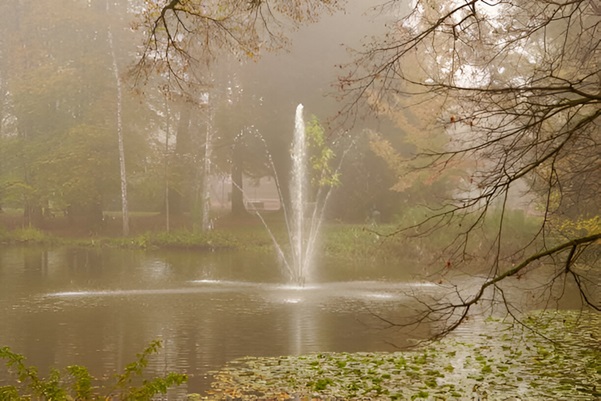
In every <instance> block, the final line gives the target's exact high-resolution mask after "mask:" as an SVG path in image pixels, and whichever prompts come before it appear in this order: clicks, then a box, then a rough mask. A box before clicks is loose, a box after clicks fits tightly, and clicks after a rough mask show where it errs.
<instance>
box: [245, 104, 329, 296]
mask: <svg viewBox="0 0 601 401" xmlns="http://www.w3.org/2000/svg"><path fill="white" fill-rule="evenodd" d="M291 153H292V155H291V156H292V170H291V180H290V205H289V206H290V209H291V210H288V208H287V207H286V206H285V204H284V203H282V205H283V206H282V208H283V211H284V217H285V221H286V228H287V233H288V242H289V244H288V245H289V251H288V252H285V251H284V247H283V246H282V245H281V244H280V243H279V242H278V241H277V239H276V238H275V236H274V235H273V233H272V231H271V230H270V229H269V227H268V225H267V223H266V222H265V220H264V219H263V217H262V216H261V214H260V213H259V212H258V211H256V212H255V213H256V214H257V216H259V218H260V219H261V221H262V222H263V225H264V226H265V228H266V229H267V231H268V232H269V234H270V236H271V239H272V241H273V243H274V246H275V247H276V250H277V251H278V255H279V257H280V260H281V263H282V264H283V266H284V268H285V271H286V273H287V275H288V278H289V280H290V283H292V284H293V285H295V286H298V287H304V285H305V284H306V282H307V281H311V275H312V272H313V267H314V261H315V260H314V259H315V245H316V243H317V239H318V237H319V229H320V227H321V223H322V221H323V215H324V210H325V206H326V204H327V200H328V198H329V196H330V193H331V186H319V188H317V192H316V194H315V196H314V197H311V198H310V197H309V193H310V192H311V191H310V189H311V188H310V187H309V182H308V181H309V179H308V175H309V169H308V163H309V154H308V153H309V152H308V147H307V138H306V133H305V121H304V118H303V105H302V104H299V105H298V106H297V107H296V114H295V122H294V137H293V142H292V149H291ZM272 168H273V162H272ZM274 172H275V168H274ZM322 173H323V172H322ZM275 180H276V183H277V187H278V191H279V192H280V193H279V195H280V199H282V193H281V187H280V185H279V180H278V177H277V173H276V174H275ZM287 248H288V247H287Z"/></svg>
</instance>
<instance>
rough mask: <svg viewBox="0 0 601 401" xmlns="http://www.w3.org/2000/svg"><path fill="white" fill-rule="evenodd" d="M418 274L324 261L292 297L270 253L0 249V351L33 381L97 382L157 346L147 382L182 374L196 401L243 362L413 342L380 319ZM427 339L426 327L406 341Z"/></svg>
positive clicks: (402, 300)
mask: <svg viewBox="0 0 601 401" xmlns="http://www.w3.org/2000/svg"><path fill="white" fill-rule="evenodd" d="M417 273H418V271H417V268H409V267H407V266H390V265H381V264H380V265H378V264H373V263H365V262H362V263H359V262H357V263H355V264H353V263H349V262H345V263H335V262H332V261H329V262H328V261H323V262H322V264H321V265H320V268H319V270H318V271H317V272H316V276H317V277H316V279H315V282H313V283H307V284H306V285H305V286H304V287H303V288H299V287H295V286H290V285H288V284H286V282H285V279H284V278H283V274H282V272H281V271H280V269H279V267H278V264H277V261H276V260H275V257H274V256H273V255H272V254H254V253H248V252H246V253H245V252H215V253H201V252H192V251H179V252H173V251H171V252H167V251H140V250H122V249H81V248H68V247H65V248H53V249H46V248H35V247H8V248H3V249H1V250H0V322H1V324H0V346H9V347H11V349H12V350H13V351H15V352H17V353H20V354H23V355H24V356H25V357H26V358H27V363H29V364H32V365H35V366H38V367H39V368H40V370H41V372H42V373H43V372H47V371H48V368H49V367H59V368H63V367H65V366H68V365H71V364H79V365H84V366H87V367H89V368H90V370H91V372H92V374H93V375H95V376H102V375H104V374H110V373H112V372H116V371H120V370H121V369H122V368H123V367H124V366H125V365H126V364H127V363H129V362H131V361H133V360H134V359H135V355H136V353H138V352H140V351H142V350H143V349H144V348H145V347H146V346H147V345H148V344H149V342H151V341H152V340H155V339H158V338H160V339H161V340H162V341H163V349H162V351H161V353H160V354H159V356H158V357H157V358H155V359H153V361H152V364H151V366H150V371H151V372H156V373H158V374H162V373H164V372H166V371H177V372H187V373H188V374H189V375H190V379H189V382H188V384H187V388H185V389H184V390H183V391H187V392H197V393H203V392H205V391H206V390H207V389H208V388H209V385H210V382H211V381H212V377H211V375H210V372H212V371H215V370H217V369H220V368H221V367H223V366H224V365H225V364H226V363H227V362H229V361H232V360H234V359H237V358H240V357H244V356H257V357H270V356H279V355H300V354H307V353H312V352H357V351H362V352H370V351H393V350H396V349H398V347H403V346H405V345H407V344H408V342H409V341H411V338H409V337H407V336H406V335H400V334H399V332H398V331H397V330H394V329H390V328H387V327H386V325H385V324H383V322H382V320H381V319H379V316H384V315H385V316H402V315H403V313H406V310H405V309H404V308H405V307H406V306H407V304H408V302H409V301H410V296H408V295H404V294H407V293H408V292H410V291H414V290H417V291H420V292H427V291H434V290H435V289H436V287H435V286H434V285H432V284H430V283H428V282H422V281H420V280H418V279H416V277H417ZM428 334H429V329H428V327H426V326H424V327H422V328H421V329H420V331H416V332H414V333H413V334H412V335H413V336H414V337H424V336H427V335H428ZM3 371H4V369H2V370H0V372H3ZM0 374H1V373H0ZM0 378H2V377H1V376H0Z"/></svg>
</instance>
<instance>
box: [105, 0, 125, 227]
mask: <svg viewBox="0 0 601 401" xmlns="http://www.w3.org/2000/svg"><path fill="white" fill-rule="evenodd" d="M107 8H108V3H107ZM108 43H109V48H110V50H111V57H112V59H113V73H114V74H115V82H116V85H117V139H118V141H119V170H120V173H121V213H122V216H123V235H124V236H128V235H129V208H128V205H127V174H126V171H125V150H124V145H123V120H122V108H123V93H122V87H121V79H120V77H119V66H118V65H117V56H116V55H115V46H114V43H113V34H112V32H111V28H110V27H109V30H108Z"/></svg>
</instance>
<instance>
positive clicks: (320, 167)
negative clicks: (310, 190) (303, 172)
mask: <svg viewBox="0 0 601 401" xmlns="http://www.w3.org/2000/svg"><path fill="white" fill-rule="evenodd" d="M305 133H306V135H307V143H308V146H309V149H310V151H311V156H310V158H309V162H310V163H311V168H312V169H313V171H314V172H315V175H314V177H312V183H313V185H315V186H317V187H325V186H330V187H335V186H338V185H340V175H339V173H338V171H335V170H334V169H333V168H332V162H333V160H334V157H335V156H336V155H335V154H334V151H333V150H332V149H331V148H330V147H329V146H328V144H327V143H326V138H325V130H324V128H323V126H322V125H321V124H320V123H319V120H318V119H317V117H316V116H313V117H312V118H311V120H309V121H308V123H307V124H306V127H305Z"/></svg>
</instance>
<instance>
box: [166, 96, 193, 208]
mask: <svg viewBox="0 0 601 401" xmlns="http://www.w3.org/2000/svg"><path fill="white" fill-rule="evenodd" d="M191 120H192V110H191V107H190V105H189V104H187V103H184V104H183V106H182V107H181V110H180V113H179V122H178V125H177V132H176V134H175V135H176V137H175V152H174V156H175V158H174V160H173V163H172V164H171V169H172V176H173V177H174V178H173V179H172V180H171V183H170V185H169V195H168V197H169V210H170V212H171V215H172V216H182V215H183V214H184V212H186V211H188V209H189V205H188V202H187V198H188V197H187V196H186V195H187V193H188V192H189V191H186V190H185V189H186V188H188V187H190V182H189V178H190V172H193V170H191V166H190V160H189V159H191V157H190V156H191V150H192V137H191V133H190V125H191Z"/></svg>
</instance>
